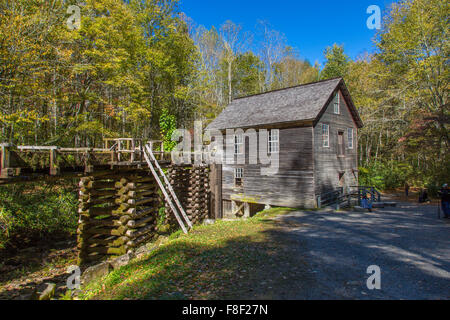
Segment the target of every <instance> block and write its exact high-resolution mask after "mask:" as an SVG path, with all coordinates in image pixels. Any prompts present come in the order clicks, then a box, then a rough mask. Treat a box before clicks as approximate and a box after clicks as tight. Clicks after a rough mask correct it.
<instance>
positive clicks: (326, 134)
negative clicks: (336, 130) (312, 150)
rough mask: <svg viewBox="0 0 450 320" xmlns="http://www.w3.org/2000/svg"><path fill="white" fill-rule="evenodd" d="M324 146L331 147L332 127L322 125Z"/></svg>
mask: <svg viewBox="0 0 450 320" xmlns="http://www.w3.org/2000/svg"><path fill="white" fill-rule="evenodd" d="M322 140H323V144H322V146H323V147H324V148H329V147H330V126H329V125H328V124H322Z"/></svg>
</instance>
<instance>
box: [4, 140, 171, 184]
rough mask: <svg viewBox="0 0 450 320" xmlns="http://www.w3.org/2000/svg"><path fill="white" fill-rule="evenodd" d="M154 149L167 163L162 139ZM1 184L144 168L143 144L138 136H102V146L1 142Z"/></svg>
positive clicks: (162, 163) (167, 155)
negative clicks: (19, 144) (81, 146)
mask: <svg viewBox="0 0 450 320" xmlns="http://www.w3.org/2000/svg"><path fill="white" fill-rule="evenodd" d="M152 144H153V145H159V146H158V147H159V149H158V150H157V151H154V154H155V156H156V157H157V159H158V161H159V162H160V164H161V165H162V166H167V165H170V154H169V153H166V152H164V145H163V143H162V142H161V141H152ZM0 147H1V153H0V184H11V183H18V182H27V181H33V180H37V179H39V180H41V179H49V180H51V179H60V178H71V177H75V178H76V177H82V176H84V175H85V174H88V173H89V174H93V175H96V174H103V173H104V172H105V171H107V172H109V171H111V170H115V169H119V168H120V169H127V168H128V169H139V168H143V167H146V166H147V164H146V161H145V159H144V151H143V149H144V144H143V141H142V140H139V139H129V138H118V139H105V142H104V147H103V148H61V147H57V146H14V145H11V144H8V143H2V144H0Z"/></svg>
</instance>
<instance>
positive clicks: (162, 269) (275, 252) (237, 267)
mask: <svg viewBox="0 0 450 320" xmlns="http://www.w3.org/2000/svg"><path fill="white" fill-rule="evenodd" d="M290 211H291V210H289V209H272V210H270V211H266V212H264V213H261V214H259V215H257V216H255V217H253V218H251V219H248V220H238V221H227V222H225V221H218V222H217V223H216V224H214V225H211V226H198V227H196V228H195V229H194V230H193V231H192V232H191V233H190V234H188V235H181V234H175V235H174V236H173V237H172V240H170V241H169V242H168V243H167V244H165V245H164V246H162V247H160V248H159V249H157V250H155V251H154V252H152V253H151V254H149V255H148V256H147V257H145V258H143V259H141V260H138V261H135V262H133V263H131V264H130V265H128V266H126V267H123V268H121V269H120V270H117V271H115V272H113V273H111V274H110V275H108V276H107V277H105V278H104V279H101V280H100V281H97V282H94V283H91V284H90V285H89V286H88V287H86V288H85V290H84V292H83V294H82V296H81V298H83V299H233V298H243V297H253V296H254V295H255V292H254V291H257V290H258V289H257V288H258V286H259V285H262V286H264V287H266V286H267V282H268V281H271V282H273V283H277V282H279V281H286V279H287V277H286V274H287V273H289V272H292V270H294V269H293V267H292V266H298V264H299V261H298V260H296V259H297V258H294V255H292V254H291V253H289V252H288V251H285V250H283V243H284V242H282V241H279V237H280V236H281V233H280V232H279V230H278V229H277V225H276V223H274V222H273V221H272V220H270V219H269V218H270V217H273V216H276V215H281V214H285V213H288V212H290ZM280 263H281V264H283V263H284V264H283V265H286V266H287V270H285V272H284V271H283V270H276V271H277V272H275V273H274V269H275V268H276V267H277V266H280ZM300 263H301V262H300ZM290 264H292V266H291V267H288V266H289V265H290ZM269 278H270V279H269ZM274 287H275V285H274Z"/></svg>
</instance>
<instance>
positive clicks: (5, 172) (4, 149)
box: [0, 143, 13, 179]
mask: <svg viewBox="0 0 450 320" xmlns="http://www.w3.org/2000/svg"><path fill="white" fill-rule="evenodd" d="M0 146H1V164H0V177H1V178H3V179H7V178H9V177H11V176H12V175H13V169H12V168H11V151H10V148H11V145H10V144H9V143H2V144H0Z"/></svg>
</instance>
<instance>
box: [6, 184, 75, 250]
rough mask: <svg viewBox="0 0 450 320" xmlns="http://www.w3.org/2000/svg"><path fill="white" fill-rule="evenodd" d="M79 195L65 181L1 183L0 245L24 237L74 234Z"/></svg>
mask: <svg viewBox="0 0 450 320" xmlns="http://www.w3.org/2000/svg"><path fill="white" fill-rule="evenodd" d="M77 205H78V198H77V193H76V191H74V190H73V188H71V187H68V186H64V185H45V184H40V185H17V186H5V187H0V247H4V246H5V245H7V244H8V242H9V241H10V240H11V239H14V238H16V237H17V236H18V235H20V236H21V238H29V239H32V238H33V237H39V238H40V237H43V236H52V235H63V234H74V233H75V232H76V229H77V225H78V214H77Z"/></svg>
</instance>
